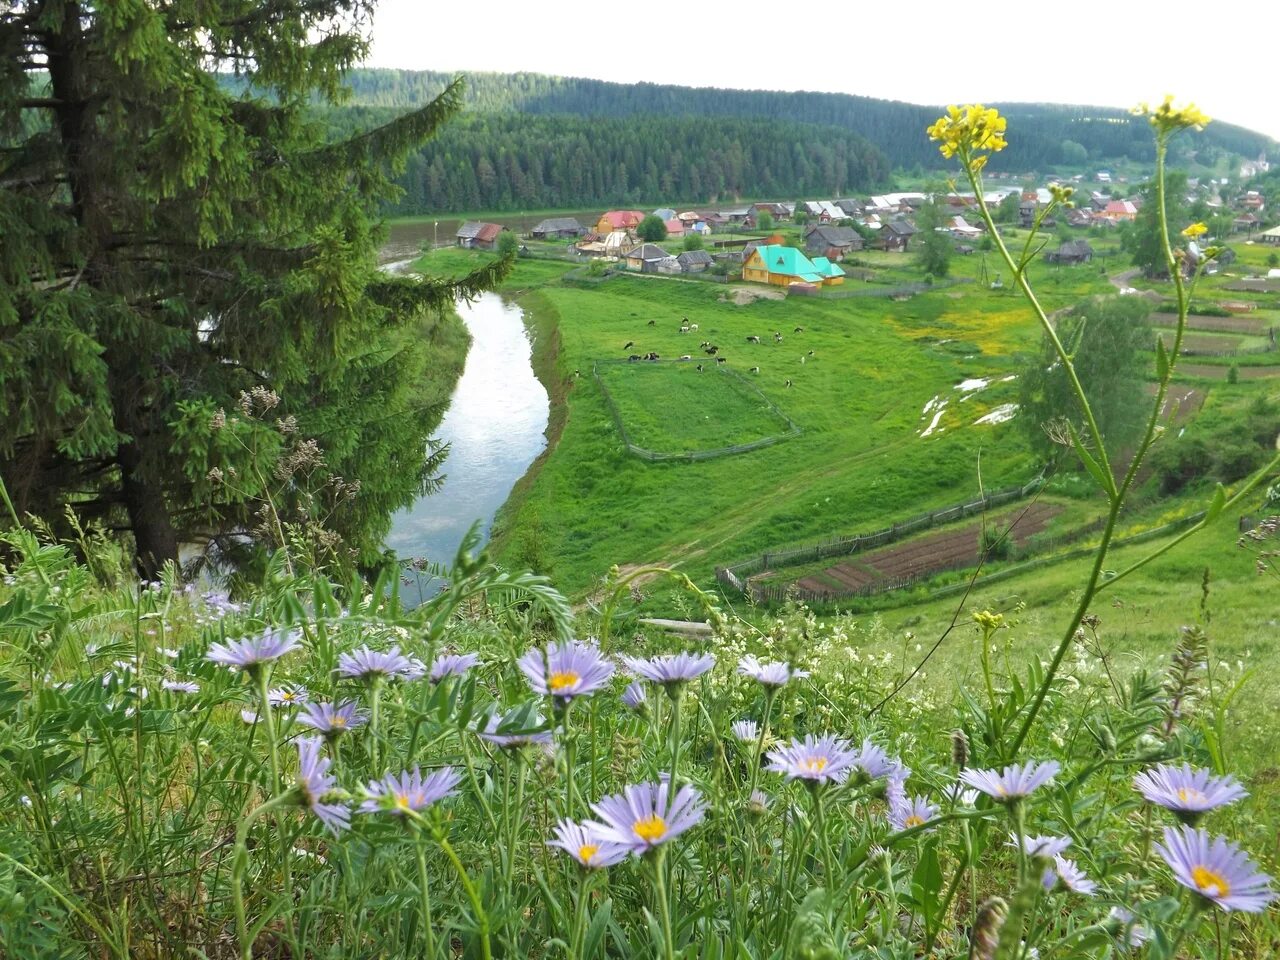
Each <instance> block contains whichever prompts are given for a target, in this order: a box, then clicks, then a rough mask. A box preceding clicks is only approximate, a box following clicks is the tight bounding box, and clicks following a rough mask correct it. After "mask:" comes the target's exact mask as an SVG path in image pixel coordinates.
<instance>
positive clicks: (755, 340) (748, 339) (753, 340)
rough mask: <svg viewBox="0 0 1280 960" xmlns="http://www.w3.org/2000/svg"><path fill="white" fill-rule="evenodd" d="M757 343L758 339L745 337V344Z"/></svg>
mask: <svg viewBox="0 0 1280 960" xmlns="http://www.w3.org/2000/svg"><path fill="white" fill-rule="evenodd" d="M759 342H760V338H759V337H747V343H759Z"/></svg>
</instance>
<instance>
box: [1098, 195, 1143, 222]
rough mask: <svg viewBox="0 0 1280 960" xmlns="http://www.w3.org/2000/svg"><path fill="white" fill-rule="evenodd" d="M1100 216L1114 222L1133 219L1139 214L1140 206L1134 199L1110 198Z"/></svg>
mask: <svg viewBox="0 0 1280 960" xmlns="http://www.w3.org/2000/svg"><path fill="white" fill-rule="evenodd" d="M1100 216H1102V217H1104V218H1105V219H1107V220H1110V221H1112V222H1113V223H1119V222H1120V221H1122V220H1133V219H1134V218H1135V217H1137V216H1138V207H1137V204H1135V203H1134V202H1133V201H1132V200H1110V201H1108V202H1107V205H1106V207H1104V208H1103V210H1102V212H1101V213H1100Z"/></svg>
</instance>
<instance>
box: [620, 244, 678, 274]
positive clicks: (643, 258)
mask: <svg viewBox="0 0 1280 960" xmlns="http://www.w3.org/2000/svg"><path fill="white" fill-rule="evenodd" d="M623 259H625V260H626V262H627V269H628V270H636V271H638V272H640V273H658V272H659V269H660V267H661V265H662V264H664V263H665V262H666V261H674V260H675V259H676V258H675V257H673V256H672V255H671V254H669V253H667V251H665V250H663V249H662V248H661V247H660V246H658V245H657V244H656V243H642V244H640V246H638V247H635V248H634V249H632V250H629V251H628V252H627V254H626V256H625V257H624V258H623Z"/></svg>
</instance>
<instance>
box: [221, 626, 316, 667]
mask: <svg viewBox="0 0 1280 960" xmlns="http://www.w3.org/2000/svg"><path fill="white" fill-rule="evenodd" d="M300 646H301V643H300V642H299V640H298V634H297V632H296V631H293V630H268V631H267V632H266V633H261V634H259V635H258V636H256V637H246V638H245V639H243V640H228V641H227V642H226V643H215V644H214V645H213V646H211V647H210V648H209V652H208V653H207V654H205V659H206V660H212V661H213V662H214V663H221V664H223V665H224V666H228V667H239V668H240V669H241V670H254V669H257V667H258V666H259V665H260V664H264V663H270V662H271V661H272V660H278V659H279V658H280V657H283V656H284V655H285V654H286V653H290V652H292V651H294V650H297V649H298V647H300Z"/></svg>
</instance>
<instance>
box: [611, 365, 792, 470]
mask: <svg viewBox="0 0 1280 960" xmlns="http://www.w3.org/2000/svg"><path fill="white" fill-rule="evenodd" d="M699 368H701V369H699ZM591 374H592V377H593V378H594V379H595V381H596V384H597V385H598V386H599V387H600V393H601V396H603V397H604V401H605V406H607V407H608V408H609V414H610V416H612V418H613V422H614V425H615V426H616V427H617V429H618V434H619V436H621V437H622V442H623V443H624V444H625V445H626V447H627V450H628V452H630V453H632V454H634V455H635V456H637V457H640V458H641V459H642V460H649V461H653V462H657V461H668V460H684V461H691V462H692V461H698V460H710V459H713V458H715V457H725V456H731V455H733V454H737V453H747V452H749V451H751V450H758V449H760V448H762V447H768V446H772V445H773V444H775V443H779V442H781V441H783V440H787V439H790V438H791V437H797V436H799V435H800V432H801V431H800V427H799V426H797V425H796V423H795V421H793V420H792V419H791V418H790V417H788V416H787V415H786V414H785V413H783V412H782V411H781V410H780V409H778V407H777V405H775V404H774V402H773V401H772V400H770V399H769V398H768V397H766V396H765V395H764V393H763V392H762V391H761V390H760V388H759V387H757V386H756V385H755V384H754V383H752V382H751V381H750V380H748V379H747V378H746V377H744V376H742V374H740V373H738V372H737V371H736V370H733V369H731V368H730V367H729V366H728V365H727V364H722V363H716V362H715V360H714V359H713V358H711V357H705V358H700V359H691V360H634V361H631V360H597V361H596V362H595V363H594V364H593V365H592V370H591Z"/></svg>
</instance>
